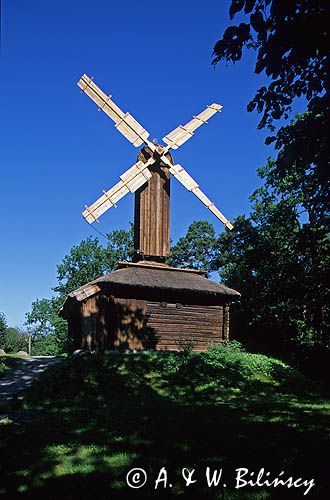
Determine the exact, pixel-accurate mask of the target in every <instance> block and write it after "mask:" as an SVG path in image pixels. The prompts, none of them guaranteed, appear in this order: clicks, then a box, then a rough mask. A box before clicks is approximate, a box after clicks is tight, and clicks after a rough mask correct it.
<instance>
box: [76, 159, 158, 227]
mask: <svg viewBox="0 0 330 500" xmlns="http://www.w3.org/2000/svg"><path fill="white" fill-rule="evenodd" d="M154 162H155V160H154V159H153V158H150V159H149V160H148V161H147V162H146V163H143V162H142V161H138V162H137V163H135V164H134V165H133V166H132V167H131V168H129V169H128V170H127V171H126V172H125V173H124V174H122V175H121V176H120V181H119V182H118V183H117V184H115V185H114V186H113V187H112V188H111V189H109V190H108V191H104V192H103V193H104V194H103V195H102V196H101V197H100V198H99V199H98V200H96V201H95V203H93V205H90V206H89V207H87V206H86V207H85V208H86V210H84V212H83V217H84V218H85V219H86V221H87V222H88V223H89V224H91V223H92V222H94V221H96V222H99V221H98V218H99V217H100V216H101V215H102V214H104V212H106V211H107V210H109V208H111V207H113V206H114V205H116V203H117V201H119V200H120V199H121V198H123V196H125V194H127V193H129V192H131V193H134V192H135V191H136V190H137V189H139V187H141V186H143V184H144V183H145V182H147V181H148V180H149V179H150V177H151V172H150V170H149V169H148V166H149V165H152V163H154Z"/></svg>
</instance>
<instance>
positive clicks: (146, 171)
mask: <svg viewBox="0 0 330 500" xmlns="http://www.w3.org/2000/svg"><path fill="white" fill-rule="evenodd" d="M78 86H79V87H80V89H81V92H82V93H85V94H87V95H88V96H89V97H90V98H91V99H92V100H93V101H94V102H95V103H96V104H97V105H98V111H103V112H104V113H106V114H107V115H108V116H109V117H110V118H111V119H112V120H113V121H114V122H115V127H116V129H117V130H119V132H121V133H122V134H123V135H124V137H126V139H128V140H129V141H130V142H131V143H132V144H133V146H135V147H137V148H138V147H140V146H143V147H142V150H141V152H140V154H139V155H138V158H137V162H136V163H134V165H133V166H132V167H130V168H129V169H128V170H127V171H126V172H124V173H123V174H122V175H121V176H120V180H119V182H118V183H117V184H115V185H114V186H113V187H112V188H111V189H109V190H107V191H103V195H102V196H101V197H100V198H99V199H98V200H96V201H95V202H94V203H93V204H92V205H90V206H87V205H85V210H84V212H83V217H84V218H85V219H86V221H87V222H88V223H90V224H91V223H93V222H99V217H100V216H101V215H102V214H104V213H105V212H106V211H107V210H108V209H110V208H111V207H113V206H115V207H116V203H117V202H118V201H119V200H120V199H121V198H123V196H125V195H126V194H127V193H129V192H131V193H135V216H134V249H135V260H141V259H143V260H144V259H146V260H159V261H162V260H164V259H165V257H167V256H168V255H169V253H170V214H169V210H170V175H171V174H172V175H173V176H174V177H176V179H177V180H178V181H179V182H181V184H183V185H184V187H185V188H186V189H188V191H191V192H192V193H194V194H195V195H196V196H197V198H199V199H200V200H201V202H202V203H203V204H204V205H205V206H206V207H207V208H208V209H209V210H210V211H211V212H212V213H213V214H214V215H215V216H216V217H217V218H218V219H219V220H220V221H221V222H222V223H223V224H224V225H225V226H226V227H227V228H228V229H232V228H233V225H232V224H231V223H230V222H229V220H228V219H226V217H225V216H224V215H223V214H222V213H221V212H220V210H218V208H217V207H216V206H215V204H214V203H213V202H212V201H211V200H210V199H209V198H208V197H207V196H206V195H205V194H204V193H203V191H202V190H201V189H200V187H199V185H198V184H197V182H196V181H195V180H194V179H193V178H192V177H191V176H190V175H189V174H188V172H187V171H186V170H185V169H184V168H183V167H182V166H181V165H179V164H176V163H174V161H173V158H172V156H171V154H170V153H169V150H170V149H178V148H179V147H180V146H181V145H182V144H184V143H185V142H186V141H187V140H188V139H190V138H191V137H192V136H193V135H194V132H195V130H196V129H197V128H198V127H200V126H201V125H203V124H205V123H207V120H208V119H209V118H211V117H212V116H213V115H214V114H215V113H217V112H219V111H221V109H222V106H221V105H220V104H211V105H210V106H207V108H206V109H205V110H204V111H202V112H201V113H199V114H198V115H196V116H194V117H193V118H192V120H190V121H189V122H188V123H186V124H185V125H179V126H178V127H177V128H175V129H174V130H173V131H172V132H170V133H169V134H167V135H166V136H165V137H164V138H163V141H164V143H165V144H166V146H162V145H159V144H155V143H154V142H152V141H150V140H149V136H150V134H149V132H148V131H147V130H146V129H144V128H143V127H142V125H140V124H139V123H138V122H137V121H136V120H135V119H134V118H133V116H132V115H131V114H130V113H124V112H123V111H122V110H121V109H120V108H119V107H118V106H117V105H116V104H115V103H114V101H113V100H112V99H111V97H112V96H111V95H109V96H107V95H106V94H105V93H104V92H102V90H101V89H100V88H99V87H98V86H97V85H96V84H95V83H94V81H93V78H89V77H88V76H87V75H86V74H84V75H83V76H82V77H81V78H80V80H79V82H78Z"/></svg>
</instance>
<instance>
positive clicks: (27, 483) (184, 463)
mask: <svg viewBox="0 0 330 500" xmlns="http://www.w3.org/2000/svg"><path fill="white" fill-rule="evenodd" d="M205 359H207V358H205V357H203V356H201V355H195V356H185V355H184V354H176V355H160V354H150V355H139V356H116V357H102V356H84V357H82V358H80V359H79V358H77V359H71V360H67V361H65V362H64V363H63V365H61V366H55V367H52V368H51V369H49V370H47V372H46V373H45V374H44V375H43V377H42V380H41V382H40V383H39V385H38V387H35V388H34V389H32V391H31V393H30V395H29V397H28V398H27V401H26V403H25V407H24V408H23V409H25V410H26V411H34V412H38V414H39V416H40V420H39V422H31V423H22V424H15V423H12V422H11V421H8V422H4V423H3V425H2V426H0V429H1V431H0V432H1V455H2V457H3V458H2V460H1V463H2V468H3V470H2V471H0V473H1V484H0V491H1V493H2V495H3V496H4V497H6V498H31V499H32V498H33V499H38V498H47V499H59V498H61V499H74V498H83V499H85V498H86V499H87V498H91V499H94V498H102V499H103V498H104V499H105V498H115V499H119V500H121V499H126V498H134V499H138V500H140V499H142V498H143V499H145V498H160V499H163V498H164V499H165V498H166V499H169V498H177V497H178V498H196V499H197V498H198V499H200V498H205V499H206V500H208V499H250V498H251V499H252V498H253V499H270V498H274V499H275V498H281V499H283V498H290V499H295V498H301V497H302V495H303V491H304V488H298V489H295V490H294V489H290V490H288V489H287V488H277V489H274V488H271V487H270V488H258V487H255V488H244V489H240V490H235V489H234V486H235V482H234V478H235V474H236V473H235V469H236V468H238V467H247V468H248V469H249V470H250V472H252V471H254V473H255V475H257V473H258V471H259V470H260V469H261V468H262V467H263V468H265V470H266V471H270V472H271V478H275V477H276V476H277V475H278V474H279V473H280V472H281V471H284V472H285V477H286V478H287V477H289V476H291V475H292V476H293V477H294V478H298V477H302V478H304V479H311V478H314V479H315V482H316V486H315V487H314V488H312V490H311V491H310V493H309V494H308V497H312V498H326V493H325V492H326V489H327V486H326V481H327V471H326V466H327V465H326V464H327V461H326V460H325V459H324V458H323V457H325V456H326V453H327V451H328V449H329V421H328V419H327V416H326V413H325V407H324V401H323V399H322V397H321V396H320V394H312V393H305V394H304V395H302V394H301V393H302V392H303V391H302V389H301V388H298V390H297V391H296V393H295V392H290V393H289V392H288V391H287V390H283V389H282V388H281V387H276V386H274V385H270V384H266V383H262V382H258V381H256V380H255V381H251V380H249V379H247V378H246V377H244V376H243V375H242V373H241V370H242V366H241V364H240V363H239V362H238V361H237V363H236V362H235V361H234V362H233V363H232V364H231V368H230V370H229V375H228V374H227V376H224V373H223V369H225V366H224V367H221V366H222V365H221V364H220V365H221V366H220V367H219V366H218V367H214V366H213V365H212V364H211V365H209V364H208V363H207V362H205ZM227 368H228V365H227ZM228 377H236V380H235V383H234V381H233V380H230V379H229V380H228ZM284 378H285V377H284ZM207 466H209V467H211V469H212V470H213V469H220V468H222V469H223V478H224V479H223V480H222V482H221V483H222V484H223V483H224V482H225V483H226V485H227V487H226V488H225V487H224V486H223V485H222V484H221V485H219V486H217V487H211V488H208V487H207V483H206V477H205V469H206V467H207ZM133 467H140V468H143V469H145V470H146V472H147V474H148V482H147V484H146V485H145V486H144V487H143V488H141V489H134V490H133V489H130V488H129V487H128V486H127V484H126V481H125V477H126V474H127V472H128V471H129V470H130V469H131V468H133ZM162 467H166V469H167V473H168V485H167V488H166V489H164V487H163V485H164V483H163V482H161V483H160V485H159V486H158V488H157V490H155V480H156V478H157V476H158V473H159V471H160V469H161V468H162ZM183 467H186V468H189V469H195V471H196V472H195V475H194V479H197V482H196V483H195V484H193V485H191V486H189V487H185V486H184V485H185V483H184V480H183V478H182V476H181V470H182V468H183ZM169 483H171V484H172V487H170V486H169Z"/></svg>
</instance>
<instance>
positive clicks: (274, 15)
mask: <svg viewBox="0 0 330 500" xmlns="http://www.w3.org/2000/svg"><path fill="white" fill-rule="evenodd" d="M238 14H239V15H240V17H244V20H245V21H246V22H241V23H240V24H239V25H232V26H229V27H228V28H227V29H226V30H225V32H224V34H223V36H222V38H221V39H220V40H219V41H218V42H217V43H216V45H215V47H214V52H213V54H214V59H213V64H217V63H218V62H219V61H221V60H226V61H232V62H236V61H239V60H240V59H241V58H242V56H243V50H244V48H246V49H253V50H255V51H256V54H257V55H256V65H255V73H256V74H261V73H265V74H266V75H267V76H268V77H270V80H271V81H270V83H269V85H268V86H263V87H261V88H260V89H259V90H258V91H257V94H256V96H255V97H254V99H253V100H252V101H251V102H250V103H249V105H248V110H249V111H252V110H253V109H257V111H258V112H259V113H263V116H262V119H261V122H260V124H259V127H260V128H262V127H264V126H265V125H268V126H270V127H272V123H273V121H274V120H278V119H279V118H281V117H282V116H283V117H284V118H288V116H289V113H290V112H291V109H292V103H293V101H294V100H295V99H296V98H299V97H301V96H304V97H305V98H306V100H307V102H308V103H310V102H312V101H313V99H314V98H315V97H318V96H320V95H325V94H326V92H327V86H328V79H329V61H328V47H329V36H328V32H329V2H328V1H327V0H291V1H290V2H288V1H286V0H232V1H231V5H230V8H229V16H230V19H231V20H232V19H234V17H235V16H236V15H238Z"/></svg>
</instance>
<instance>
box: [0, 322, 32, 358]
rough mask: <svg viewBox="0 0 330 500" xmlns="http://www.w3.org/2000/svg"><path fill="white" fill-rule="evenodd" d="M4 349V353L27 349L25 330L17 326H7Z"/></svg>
mask: <svg viewBox="0 0 330 500" xmlns="http://www.w3.org/2000/svg"><path fill="white" fill-rule="evenodd" d="M4 346H5V347H4V348H3V349H4V350H5V351H6V353H15V352H18V351H27V349H28V337H27V335H26V333H25V332H22V331H20V330H19V329H18V328H13V327H8V328H7V329H6V335H5V343H4Z"/></svg>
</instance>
